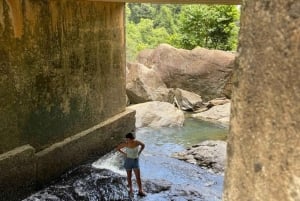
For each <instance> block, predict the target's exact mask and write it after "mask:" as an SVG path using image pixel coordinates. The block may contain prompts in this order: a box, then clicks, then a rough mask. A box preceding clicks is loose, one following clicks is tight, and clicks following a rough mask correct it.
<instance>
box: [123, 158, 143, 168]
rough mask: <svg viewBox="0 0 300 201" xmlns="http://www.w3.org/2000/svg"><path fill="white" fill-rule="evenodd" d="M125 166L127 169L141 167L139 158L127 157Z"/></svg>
mask: <svg viewBox="0 0 300 201" xmlns="http://www.w3.org/2000/svg"><path fill="white" fill-rule="evenodd" d="M124 168H125V169H126V170H132V169H138V168H140V165H139V159H138V158H126V159H125V162H124Z"/></svg>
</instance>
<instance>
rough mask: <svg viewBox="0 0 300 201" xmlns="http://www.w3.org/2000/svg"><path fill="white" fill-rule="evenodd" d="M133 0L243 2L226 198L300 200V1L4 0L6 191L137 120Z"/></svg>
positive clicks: (102, 149) (1, 158)
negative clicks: (132, 105)
mask: <svg viewBox="0 0 300 201" xmlns="http://www.w3.org/2000/svg"><path fill="white" fill-rule="evenodd" d="M125 2H152V3H217V4H240V3H242V16H241V31H240V36H239V49H238V53H239V55H238V57H237V59H236V66H235V75H234V82H233V97H232V102H233V103H232V111H231V115H232V116H231V125H230V134H229V140H228V143H229V144H228V162H227V170H226V175H225V186H224V197H223V199H224V200H226V201H241V200H261V201H268V200H270V201H271V200H272V201H274V200H278V201H279V200H280V201H282V200H287V201H292V200H300V168H299V167H300V154H299V153H300V135H299V133H300V126H299V125H300V104H299V102H300V79H299V77H300V66H299V64H300V53H299V52H300V2H299V1H298V0H289V1H287V0H277V1H270V0H264V1H262V0H252V1H247V0H246V1H243V2H241V1H239V0H228V1H226V0H223V1H222V0H211V1H209V0H203V1H201V0H170V1H168V0H157V1H156V0H149V1H147V0H145V1H144V0H141V1H139V0H137V1H135V0H130V1H123V0H106V1H105V2H104V1H103V2H102V1H100V0H91V1H88V0H63V1H62V0H53V1H30V0H0V112H1V113H0V200H5V201H7V200H19V198H22V197H23V196H26V195H28V193H30V192H32V191H33V190H35V189H36V188H38V187H39V185H40V184H45V183H47V182H49V181H50V180H52V179H54V178H56V177H58V176H59V175H60V174H62V173H63V172H65V171H66V170H68V169H69V168H71V167H74V166H76V165H78V164H80V163H82V162H83V161H86V160H87V159H89V158H91V157H93V156H100V155H103V154H104V153H106V152H108V151H110V150H111V149H113V147H114V146H115V145H116V144H117V143H119V141H120V140H121V138H122V137H123V135H124V134H125V133H126V132H128V131H130V130H132V129H133V128H134V122H135V119H134V115H135V112H134V111H130V110H127V109H126V100H125V95H126V94H125V36H124V29H125V27H124V12H125Z"/></svg>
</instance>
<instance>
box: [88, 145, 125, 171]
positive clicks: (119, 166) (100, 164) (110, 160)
mask: <svg viewBox="0 0 300 201" xmlns="http://www.w3.org/2000/svg"><path fill="white" fill-rule="evenodd" d="M123 163H124V157H123V156H122V154H121V153H119V152H118V151H112V152H109V153H108V154H106V155H104V156H102V157H101V158H100V159H98V160H97V161H95V162H94V163H92V167H93V168H96V169H106V170H110V171H113V172H115V173H118V174H120V175H123V176H126V171H125V169H124V167H123Z"/></svg>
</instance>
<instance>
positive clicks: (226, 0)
mask: <svg viewBox="0 0 300 201" xmlns="http://www.w3.org/2000/svg"><path fill="white" fill-rule="evenodd" d="M90 1H102V2H126V3H166V4H219V5H240V4H242V1H243V0H90Z"/></svg>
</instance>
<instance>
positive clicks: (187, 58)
mask: <svg viewBox="0 0 300 201" xmlns="http://www.w3.org/2000/svg"><path fill="white" fill-rule="evenodd" d="M234 59H235V54H234V53H231V52H225V51H221V50H208V49H205V48H195V49H193V50H184V49H176V48H174V47H172V46H170V45H167V44H161V45H159V46H158V47H157V48H156V49H154V50H145V51H142V52H140V54H139V55H138V57H137V60H138V62H140V63H142V64H144V65H145V66H147V67H149V68H151V69H153V70H154V71H156V72H157V73H158V74H159V75H160V77H161V79H162V80H163V82H164V83H165V84H166V85H167V87H168V88H181V89H184V90H187V91H192V92H194V93H196V94H198V95H201V97H202V98H203V99H204V100H211V99H213V98H216V97H222V96H224V95H223V94H222V93H223V88H224V86H225V84H226V82H227V80H228V79H229V78H230V75H231V73H232V69H233V64H234ZM227 93H229V92H227Z"/></svg>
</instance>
